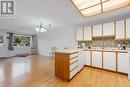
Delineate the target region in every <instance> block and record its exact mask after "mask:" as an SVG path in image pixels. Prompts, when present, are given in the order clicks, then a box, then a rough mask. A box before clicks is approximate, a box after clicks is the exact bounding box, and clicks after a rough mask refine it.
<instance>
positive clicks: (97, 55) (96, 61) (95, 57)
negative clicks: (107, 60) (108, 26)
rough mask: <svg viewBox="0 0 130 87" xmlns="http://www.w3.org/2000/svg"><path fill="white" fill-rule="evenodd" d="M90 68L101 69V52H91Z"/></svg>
mask: <svg viewBox="0 0 130 87" xmlns="http://www.w3.org/2000/svg"><path fill="white" fill-rule="evenodd" d="M92 66H93V67H98V68H102V52H100V51H92Z"/></svg>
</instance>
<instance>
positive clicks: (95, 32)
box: [93, 24, 102, 37]
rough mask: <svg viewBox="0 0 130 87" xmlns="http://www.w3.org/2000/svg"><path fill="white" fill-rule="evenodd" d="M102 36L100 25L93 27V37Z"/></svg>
mask: <svg viewBox="0 0 130 87" xmlns="http://www.w3.org/2000/svg"><path fill="white" fill-rule="evenodd" d="M97 36H102V24H99V25H93V37H97Z"/></svg>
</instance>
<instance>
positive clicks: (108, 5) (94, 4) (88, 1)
mask: <svg viewBox="0 0 130 87" xmlns="http://www.w3.org/2000/svg"><path fill="white" fill-rule="evenodd" d="M72 2H73V3H74V5H75V6H76V7H77V8H78V10H79V11H80V13H81V14H82V15H83V16H84V17H88V16H92V15H96V14H100V13H103V12H108V11H111V10H115V9H118V8H121V7H124V6H128V5H129V4H130V0H72Z"/></svg>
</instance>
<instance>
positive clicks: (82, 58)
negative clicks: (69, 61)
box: [78, 51, 84, 71]
mask: <svg viewBox="0 0 130 87" xmlns="http://www.w3.org/2000/svg"><path fill="white" fill-rule="evenodd" d="M83 66H84V51H80V52H79V66H78V71H80V70H81V69H82V68H83Z"/></svg>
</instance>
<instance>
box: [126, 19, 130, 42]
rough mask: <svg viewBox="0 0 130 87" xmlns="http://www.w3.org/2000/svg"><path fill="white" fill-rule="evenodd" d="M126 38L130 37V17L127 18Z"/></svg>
mask: <svg viewBox="0 0 130 87" xmlns="http://www.w3.org/2000/svg"><path fill="white" fill-rule="evenodd" d="M126 38H127V39H130V18H129V19H126Z"/></svg>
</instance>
